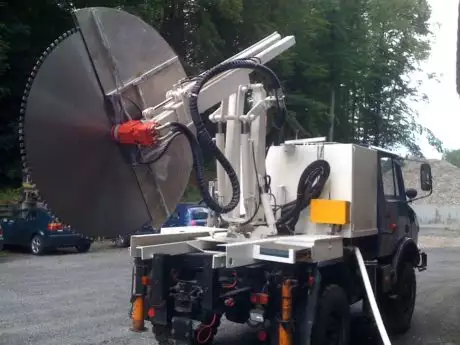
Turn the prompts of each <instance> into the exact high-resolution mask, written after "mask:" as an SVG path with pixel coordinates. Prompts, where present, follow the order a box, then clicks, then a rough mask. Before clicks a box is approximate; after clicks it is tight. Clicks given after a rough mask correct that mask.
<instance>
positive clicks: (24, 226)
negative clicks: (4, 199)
mask: <svg viewBox="0 0 460 345" xmlns="http://www.w3.org/2000/svg"><path fill="white" fill-rule="evenodd" d="M0 228H1V229H2V230H3V242H4V244H5V245H14V246H21V247H28V248H29V250H30V252H31V253H32V254H34V255H41V254H43V253H45V251H46V250H48V249H57V248H68V247H74V248H75V249H76V250H77V251H78V252H79V253H84V252H87V251H88V250H89V249H90V247H91V243H92V242H93V241H92V240H91V239H90V238H88V237H86V236H83V235H81V234H78V233H76V232H75V231H73V230H72V228H70V227H69V226H66V225H64V224H62V223H61V222H60V221H59V219H58V218H56V217H54V216H53V215H51V213H50V212H49V211H48V210H46V209H44V208H40V207H37V208H30V209H19V210H17V211H15V212H14V214H13V215H11V216H9V217H3V218H2V219H0Z"/></svg>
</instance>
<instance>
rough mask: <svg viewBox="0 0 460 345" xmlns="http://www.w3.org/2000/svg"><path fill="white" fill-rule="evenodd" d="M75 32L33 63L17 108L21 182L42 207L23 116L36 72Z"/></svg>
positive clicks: (68, 34) (69, 32)
mask: <svg viewBox="0 0 460 345" xmlns="http://www.w3.org/2000/svg"><path fill="white" fill-rule="evenodd" d="M76 31H77V30H76V29H75V28H74V29H71V30H68V31H67V32H65V33H64V34H62V35H61V36H59V37H58V38H57V39H56V40H54V41H53V42H52V43H51V44H50V45H49V46H48V48H47V49H46V50H45V51H44V52H43V53H42V54H41V56H40V57H39V58H38V59H37V61H36V62H35V65H34V66H33V67H32V70H31V72H30V74H29V77H28V78H27V81H26V85H25V86H24V93H23V96H22V99H21V105H20V108H19V115H20V116H19V119H18V122H19V124H18V127H19V128H18V134H19V135H18V138H19V149H20V156H21V165H22V169H21V171H22V176H23V181H27V182H28V183H29V184H31V185H32V186H33V188H34V191H35V194H36V195H37V199H38V201H40V202H42V204H43V205H44V207H46V208H47V207H48V204H47V202H46V201H45V200H43V198H42V197H41V195H40V192H39V190H38V189H37V187H36V186H35V184H34V183H33V180H32V178H31V176H32V175H33V171H32V169H31V168H30V167H29V165H28V162H27V149H26V147H25V143H24V136H25V133H24V120H25V118H24V116H25V113H26V110H27V99H28V97H29V93H30V90H31V88H32V85H33V83H34V80H35V77H36V76H37V73H38V70H39V68H40V66H41V65H42V63H43V61H44V60H45V59H46V57H47V56H48V55H49V54H50V53H51V52H52V51H53V49H54V48H56V46H57V45H58V44H59V43H60V42H61V41H62V40H64V39H65V38H67V37H69V36H70V35H71V34H73V33H75V32H76Z"/></svg>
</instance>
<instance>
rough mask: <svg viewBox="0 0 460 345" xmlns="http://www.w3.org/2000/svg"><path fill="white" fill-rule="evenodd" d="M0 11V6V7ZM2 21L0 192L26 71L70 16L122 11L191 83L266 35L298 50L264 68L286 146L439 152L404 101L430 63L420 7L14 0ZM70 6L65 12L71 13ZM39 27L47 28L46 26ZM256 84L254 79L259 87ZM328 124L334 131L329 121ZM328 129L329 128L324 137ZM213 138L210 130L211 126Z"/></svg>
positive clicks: (325, 0)
mask: <svg viewBox="0 0 460 345" xmlns="http://www.w3.org/2000/svg"><path fill="white" fill-rule="evenodd" d="M0 1H1V0H0ZM1 4H2V5H1V6H2V7H0V8H1V11H0V76H1V82H0V106H1V108H2V117H1V118H0V138H1V139H0V186H1V185H9V184H12V183H14V182H15V181H20V164H19V147H18V143H17V135H16V130H17V129H16V127H17V126H16V123H17V120H18V116H19V107H20V104H21V97H22V92H23V89H24V85H25V83H26V81H27V78H28V75H29V71H30V69H31V68H32V66H33V64H34V61H35V60H36V59H37V58H38V56H39V55H40V54H41V52H42V51H43V50H45V49H46V47H47V46H48V44H49V43H50V42H52V41H53V40H54V39H55V38H56V37H58V36H59V35H60V34H61V33H62V32H64V31H66V30H68V29H69V28H70V27H71V26H72V19H71V16H70V15H69V7H72V6H75V7H80V8H81V7H86V6H108V7H118V8H122V9H124V10H126V11H128V12H130V13H133V14H135V15H138V16H140V17H142V18H143V19H144V20H145V21H147V22H148V23H150V24H151V25H152V26H154V27H155V28H156V29H157V30H158V31H159V32H160V33H161V34H162V36H163V37H165V39H166V40H167V41H168V43H169V44H170V45H171V46H172V47H173V49H174V50H175V51H176V52H177V54H178V55H179V57H180V59H181V61H182V63H183V65H184V67H185V69H186V71H187V73H188V74H189V75H191V76H192V75H196V74H198V73H199V72H202V71H203V70H205V69H207V68H209V67H212V66H213V65H215V64H217V63H219V62H220V61H222V60H224V59H226V58H228V57H230V56H231V55H233V54H235V53H237V52H238V51H240V50H241V49H244V48H246V47H247V46H249V45H251V44H253V43H255V42H257V41H258V40H260V39H262V38H263V37H265V36H266V35H268V34H270V33H272V32H273V31H279V32H281V33H282V34H289V35H290V34H293V35H295V37H296V42H297V44H296V47H295V48H294V49H291V50H290V51H288V52H286V53H285V54H283V55H282V56H280V57H279V58H277V59H276V61H273V62H271V63H270V64H269V66H270V67H271V68H273V69H274V70H275V72H276V73H277V74H278V75H279V77H280V79H281V82H282V84H283V88H284V91H285V93H286V100H287V105H288V109H289V115H290V123H295V124H296V129H295V130H291V129H289V128H286V129H285V131H284V134H285V136H286V137H287V138H289V137H292V136H294V135H296V133H298V132H299V125H300V126H302V127H303V128H305V132H304V133H310V134H311V135H312V136H323V135H327V134H328V132H329V130H330V129H331V128H332V129H333V132H334V140H336V141H343V142H356V143H368V144H374V145H380V146H383V147H386V148H390V149H391V148H395V147H397V146H404V147H407V148H408V149H409V150H410V151H411V154H413V155H414V154H415V155H418V156H420V155H421V150H420V147H418V145H417V144H416V136H417V135H420V134H422V135H425V136H426V137H427V138H428V140H429V142H430V143H431V145H432V146H434V147H435V148H437V149H438V150H441V149H442V145H441V142H440V141H439V140H438V139H437V138H436V137H435V136H434V135H433V134H432V133H431V132H430V131H429V130H428V129H426V128H424V127H422V126H421V125H419V124H418V122H417V114H416V113H414V111H413V110H412V109H410V107H409V105H408V101H409V100H413V99H417V100H423V99H425V95H422V94H420V93H419V92H418V91H417V88H416V86H415V87H414V86H413V85H412V84H411V83H410V81H409V80H408V75H409V73H411V72H413V71H415V70H417V69H418V68H419V63H420V62H421V61H423V60H424V59H426V58H427V56H428V54H429V49H430V48H429V39H430V35H431V33H430V30H429V29H430V28H429V26H428V21H429V18H430V14H431V13H430V7H429V6H428V3H427V0H404V1H401V0H386V1H381V0H289V1H284V0H270V1H264V0H194V1H191V0H189V1H187V0H148V1H147V0H74V1H73V2H71V3H70V2H69V1H64V0H55V1H53V0H43V1H33V0H15V1H7V2H5V3H1ZM69 4H70V6H69ZM43 23H46V25H44V24H43ZM256 78H258V77H256ZM331 114H333V115H334V116H333V121H331V120H332V118H331V116H330V115H331ZM331 125H332V127H331ZM208 127H209V129H210V130H212V125H209V126H208Z"/></svg>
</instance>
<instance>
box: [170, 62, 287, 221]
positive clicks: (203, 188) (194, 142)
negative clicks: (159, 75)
mask: <svg viewBox="0 0 460 345" xmlns="http://www.w3.org/2000/svg"><path fill="white" fill-rule="evenodd" d="M233 69H252V70H254V71H258V72H262V73H263V74H265V75H267V76H268V77H269V78H270V79H271V80H272V82H273V84H274V85H273V89H275V90H279V89H281V83H280V81H279V79H278V77H277V76H276V74H275V73H274V72H273V71H272V70H271V69H269V68H268V67H266V66H265V65H263V64H261V63H258V62H255V61H253V60H249V59H241V60H240V59H238V60H233V61H228V62H224V63H222V64H220V65H217V66H215V67H214V68H212V69H210V70H209V71H207V72H206V73H204V74H203V75H201V76H199V77H198V79H197V81H196V83H195V85H194V86H193V88H192V90H191V92H190V93H191V95H190V101H189V108H190V114H191V116H192V121H193V123H194V125H195V128H196V133H197V134H196V139H195V137H193V133H191V132H190V130H189V129H188V128H187V127H185V126H183V125H181V126H179V124H177V123H175V124H173V126H174V127H175V128H176V130H177V131H181V132H182V133H183V134H184V135H186V137H187V139H188V140H189V143H190V146H191V148H192V153H193V158H194V160H193V162H194V163H193V166H194V169H195V173H196V177H197V184H198V186H199V190H200V194H201V197H202V199H203V201H204V202H205V203H206V205H208V207H209V208H210V209H211V210H213V211H214V212H216V213H227V212H230V211H232V210H233V209H234V208H235V207H236V206H237V205H238V203H239V201H240V184H239V181H238V176H237V174H236V172H235V170H234V169H233V167H232V165H231V164H230V162H229V161H228V159H227V158H226V157H225V155H224V154H223V153H222V151H220V149H219V148H218V147H217V146H216V144H215V143H214V141H213V139H212V137H211V135H210V134H209V132H208V131H207V129H206V127H205V124H204V122H203V120H202V119H201V115H200V111H199V109H198V95H199V93H200V91H201V89H202V88H203V86H204V85H205V84H206V83H207V82H208V81H209V80H211V79H212V78H214V77H215V76H217V75H219V74H221V73H223V72H225V71H228V70H233ZM277 95H278V94H276V97H277V103H278V116H277V119H276V120H275V123H276V125H277V126H281V125H282V124H283V121H284V112H283V111H282V109H281V108H282V107H281V105H280V100H279V99H278V96H277ZM190 134H192V137H193V138H190ZM269 139H270V138H269ZM203 146H204V147H206V148H208V149H209V150H210V151H211V153H212V154H213V155H214V157H215V158H216V160H217V161H218V162H219V163H220V164H221V165H222V167H223V169H224V170H225V172H226V173H227V175H228V178H229V180H230V184H231V186H232V198H231V200H230V202H229V203H228V204H227V205H224V206H222V205H219V204H218V203H217V202H216V201H215V200H214V199H213V197H212V196H211V195H210V193H209V191H208V186H207V184H206V181H205V179H204V174H203V158H202V154H201V147H203Z"/></svg>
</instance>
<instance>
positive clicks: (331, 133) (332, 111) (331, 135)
mask: <svg viewBox="0 0 460 345" xmlns="http://www.w3.org/2000/svg"><path fill="white" fill-rule="evenodd" d="M329 118H330V125H329V141H334V124H335V87H334V86H333V87H332V90H331V105H330V108H329Z"/></svg>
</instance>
